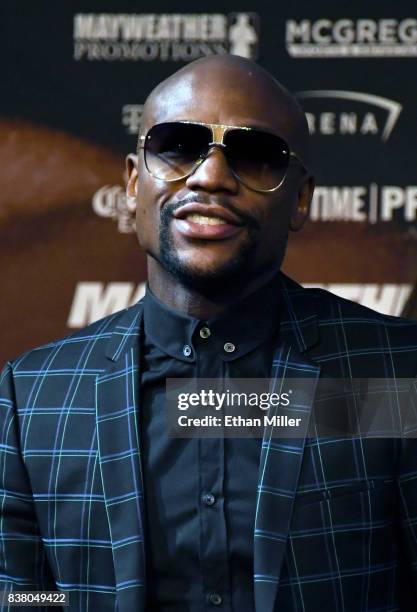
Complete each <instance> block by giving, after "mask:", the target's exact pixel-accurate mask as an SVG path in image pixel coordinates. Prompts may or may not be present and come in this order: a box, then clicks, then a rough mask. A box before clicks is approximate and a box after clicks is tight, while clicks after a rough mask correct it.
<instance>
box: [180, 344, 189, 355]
mask: <svg viewBox="0 0 417 612" xmlns="http://www.w3.org/2000/svg"><path fill="white" fill-rule="evenodd" d="M182 354H183V355H184V357H189V356H190V355H191V346H190V345H189V344H184V346H183V348H182Z"/></svg>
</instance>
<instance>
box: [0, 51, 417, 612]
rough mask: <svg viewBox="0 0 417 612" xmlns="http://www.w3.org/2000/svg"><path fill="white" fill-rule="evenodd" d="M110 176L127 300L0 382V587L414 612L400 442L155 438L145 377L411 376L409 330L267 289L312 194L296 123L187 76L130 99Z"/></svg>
mask: <svg viewBox="0 0 417 612" xmlns="http://www.w3.org/2000/svg"><path fill="white" fill-rule="evenodd" d="M128 171H129V182H128V186H127V195H128V198H129V202H130V206H131V208H132V210H133V209H136V220H137V233H138V238H139V242H140V244H141V245H142V247H143V248H144V249H145V251H146V253H147V255H148V278H149V285H148V288H147V293H146V296H145V298H144V299H143V300H141V301H140V302H139V303H138V304H136V305H135V306H133V307H131V308H128V309H127V310H125V311H123V312H121V313H116V314H115V315H112V316H110V317H107V318H106V319H103V320H101V321H99V322H97V323H94V324H93V325H91V326H89V327H88V328H86V329H84V330H81V331H80V332H77V333H75V334H73V335H72V336H70V337H68V338H65V339H63V340H61V341H58V342H54V343H52V344H50V345H47V346H45V347H41V348H39V349H37V350H34V351H31V352H29V353H27V354H25V355H23V356H21V357H19V358H18V359H16V360H14V362H12V363H11V364H8V366H7V367H6V369H5V370H4V373H3V378H2V398H3V399H2V400H1V408H2V410H1V431H2V447H1V448H2V452H3V457H2V464H1V477H2V481H3V485H2V488H3V497H2V502H1V516H2V519H1V523H0V526H1V532H2V537H1V541H0V544H1V547H0V559H1V574H2V580H3V581H4V587H5V589H8V590H10V589H12V588H13V589H15V590H18V589H32V590H46V589H51V590H54V589H57V588H59V589H67V590H69V591H70V609H72V610H100V611H101V610H118V611H119V612H130V611H131V610H141V611H142V612H143V611H145V610H146V611H148V610H149V611H154V610H162V611H167V610H170V611H171V610H172V611H176V612H179V611H181V612H182V611H186V610H190V611H192V612H196V611H197V610H198V611H200V610H214V609H219V610H227V611H231V610H239V611H243V612H246V611H247V612H249V611H251V612H254V611H256V612H272V611H274V610H275V611H278V610H279V611H280V612H281V611H293V610H297V611H316V610H329V611H330V610H331V611H334V610H341V611H342V610H343V611H346V612H347V611H355V612H356V611H358V610H363V611H365V610H367V611H371V610H373V611H376V610H378V611H382V610H387V611H388V610H399V609H402V610H412V609H415V599H414V598H415V594H416V590H415V586H416V577H415V571H416V568H417V554H416V553H417V539H416V537H417V532H416V527H415V525H416V522H417V488H416V485H415V479H416V476H417V454H416V447H415V444H414V441H413V440H412V439H403V440H401V439H377V440H375V439H362V438H361V437H360V436H356V437H353V438H348V437H347V436H346V437H344V436H339V437H333V438H330V437H329V438H327V439H321V438H318V437H317V436H315V437H314V436H312V437H306V436H305V435H303V436H300V437H296V438H292V439H286V438H280V437H270V431H269V430H267V429H266V430H265V433H264V436H263V439H259V438H247V439H239V438H230V439H223V438H222V437H212V438H198V437H197V438H194V439H185V438H184V439H180V438H172V437H168V436H167V430H166V423H165V403H164V402H165V400H164V394H165V380H166V378H271V379H272V380H273V381H277V380H279V379H281V380H287V379H290V380H292V381H293V382H294V384H295V383H296V381H297V379H309V380H311V381H312V384H313V386H314V385H315V384H316V383H317V381H319V380H321V379H324V378H325V377H329V378H336V379H337V378H342V379H346V378H347V379H353V378H355V377H358V378H359V377H360V378H364V377H366V378H370V377H374V378H392V379H399V378H410V379H411V378H413V377H415V375H416V369H417V368H416V355H417V327H416V325H415V323H412V322H408V321H405V320H400V319H394V318H390V317H384V316H382V315H379V314H377V313H375V312H373V311H370V310H368V309H365V308H363V307H361V306H359V305H356V304H353V303H351V302H347V301H345V300H342V299H340V298H337V297H335V296H333V295H332V294H330V293H327V292H325V291H321V290H305V289H303V288H302V287H300V286H299V285H297V284H296V283H294V282H293V281H291V280H290V279H288V278H287V277H285V276H284V275H282V274H281V273H280V271H279V270H280V266H281V263H282V260H283V257H284V253H285V247H286V242H287V237H288V232H289V230H290V229H292V230H297V229H300V228H301V226H302V225H303V223H304V221H305V219H306V216H307V214H308V207H309V203H310V199H311V195H312V191H313V178H312V176H311V174H310V172H309V170H308V131H307V127H306V122H305V118H304V115H303V113H302V112H301V110H300V108H299V106H298V105H297V103H296V102H295V100H294V99H293V98H292V96H291V95H290V94H289V93H288V92H287V91H286V90H285V89H284V88H283V87H281V86H280V85H279V84H278V83H277V82H276V81H275V80H274V79H273V78H272V77H271V76H270V75H268V74H267V73H266V72H265V71H264V70H263V69H261V68H260V67H258V66H257V65H255V64H253V63H252V62H250V61H248V60H244V59H241V58H237V57H231V56H222V57H220V56H215V57H211V58H207V59H204V60H199V61H197V62H194V63H192V64H190V65H188V66H187V67H185V68H183V69H182V70H180V71H179V72H177V73H176V74H175V75H173V76H172V77H170V78H169V79H168V80H167V81H165V82H163V83H162V84H160V85H159V86H158V87H157V88H156V89H155V90H154V92H153V93H152V94H151V95H150V97H149V99H148V101H147V103H146V106H145V113H144V118H143V126H142V129H141V133H140V135H139V146H138V157H137V158H136V157H135V156H129V158H128ZM329 255H330V256H331V254H329ZM413 392H414V393H415V386H412V387H411V390H410V396H409V397H410V405H411V406H412V407H413V406H415V401H416V400H415V395H413ZM298 408H300V407H298ZM302 408H303V410H304V414H305V415H306V418H308V416H309V413H310V412H311V410H312V408H313V398H311V399H310V400H309V401H308V402H307V403H306V404H305V405H304V406H302ZM296 412H297V407H296V406H295V407H291V406H290V407H289V409H288V413H289V414H293V413H296Z"/></svg>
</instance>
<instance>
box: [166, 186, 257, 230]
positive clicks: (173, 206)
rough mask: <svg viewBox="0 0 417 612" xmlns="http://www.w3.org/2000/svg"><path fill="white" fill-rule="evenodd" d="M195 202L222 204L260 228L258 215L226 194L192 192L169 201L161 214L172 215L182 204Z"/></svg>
mask: <svg viewBox="0 0 417 612" xmlns="http://www.w3.org/2000/svg"><path fill="white" fill-rule="evenodd" d="M193 202H198V203H199V204H205V205H206V206H210V205H217V206H222V207H223V208H225V209H226V210H228V211H230V212H231V213H233V214H235V215H236V217H238V218H239V219H240V220H241V221H242V222H243V223H244V224H245V225H248V226H249V227H251V228H252V229H257V230H259V229H260V223H259V221H258V219H257V218H256V217H254V216H253V215H251V214H250V213H247V212H242V211H241V210H240V209H239V208H237V207H236V206H234V205H233V204H232V203H231V202H230V200H229V198H227V197H224V196H216V197H210V196H206V195H204V194H201V193H196V194H190V195H189V196H185V198H182V199H181V200H176V201H175V202H167V203H166V204H165V206H164V207H163V208H162V211H161V216H163V217H165V219H166V218H167V217H168V216H172V215H173V214H174V212H175V211H176V210H177V209H178V208H181V206H185V204H191V203H193Z"/></svg>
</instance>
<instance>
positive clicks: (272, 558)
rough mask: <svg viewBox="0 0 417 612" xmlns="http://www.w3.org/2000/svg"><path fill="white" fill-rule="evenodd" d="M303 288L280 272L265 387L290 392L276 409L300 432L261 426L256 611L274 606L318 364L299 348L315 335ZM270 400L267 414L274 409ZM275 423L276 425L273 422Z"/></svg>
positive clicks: (265, 611)
mask: <svg viewBox="0 0 417 612" xmlns="http://www.w3.org/2000/svg"><path fill="white" fill-rule="evenodd" d="M305 293H306V292H305V290H304V289H302V287H300V286H299V285H297V284H296V283H293V282H292V281H290V280H289V279H287V278H286V277H285V276H284V275H282V296H283V301H284V304H283V306H284V308H283V314H282V320H281V325H280V336H279V340H278V346H277V347H276V349H275V352H274V358H273V365H272V372H271V385H270V392H276V393H279V392H280V390H281V388H282V387H284V388H285V391H287V390H288V389H291V391H292V392H293V393H292V395H291V399H290V404H289V406H287V407H285V408H281V409H280V412H279V414H281V415H284V414H285V415H287V416H288V417H289V418H297V417H302V419H303V420H302V423H301V424H302V425H303V428H302V430H301V431H300V437H297V438H289V437H281V438H280V437H277V435H276V434H274V429H275V431H276V429H277V428H274V426H273V425H268V426H266V427H265V429H264V436H263V440H262V451H261V459H260V465H259V476H258V492H257V504H256V515H255V530H254V593H255V606H256V611H257V612H272V611H273V610H274V607H275V601H276V597H277V592H278V587H279V580H280V574H281V568H282V563H283V559H284V553H285V548H286V544H287V537H288V531H289V527H290V522H291V516H292V509H293V503H294V497H295V492H296V490H297V484H298V479H299V475H300V470H301V464H302V459H303V453H304V445H305V438H306V432H307V430H308V422H309V418H310V413H311V409H312V406H313V401H314V394H315V390H316V385H317V381H318V377H319V375H320V367H319V366H318V365H317V364H315V363H314V362H312V361H311V360H310V359H309V358H308V357H307V356H305V355H304V354H303V353H305V352H306V351H307V349H308V348H309V347H310V346H313V345H314V344H316V342H317V340H318V329H317V318H316V315H315V313H314V311H312V309H311V301H310V300H308V299H307V300H306V301H305V303H300V301H299V300H298V299H297V298H298V297H300V298H301V297H302V298H303V299H304V300H305ZM276 414H278V413H277V407H273V406H270V408H269V411H268V417H272V416H273V415H276ZM278 429H279V428H278Z"/></svg>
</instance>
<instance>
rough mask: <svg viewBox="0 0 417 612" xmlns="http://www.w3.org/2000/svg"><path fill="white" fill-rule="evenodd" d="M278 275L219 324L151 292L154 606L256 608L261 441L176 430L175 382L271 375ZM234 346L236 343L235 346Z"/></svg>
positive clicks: (177, 610) (149, 466)
mask: <svg viewBox="0 0 417 612" xmlns="http://www.w3.org/2000/svg"><path fill="white" fill-rule="evenodd" d="M279 302H280V297H279V289H278V283H277V278H276V277H274V278H273V279H272V280H270V281H269V282H268V283H266V284H265V285H263V286H262V287H261V288H259V289H258V290H257V291H256V292H254V293H253V294H251V295H250V296H248V297H246V298H244V299H243V300H242V301H240V302H238V303H236V304H235V305H233V307H232V308H229V309H228V310H227V312H226V313H224V314H222V315H221V316H219V317H216V318H214V319H211V320H209V321H201V320H199V319H196V318H193V317H190V316H187V315H185V314H183V313H181V312H178V311H175V310H172V309H170V308H168V307H166V306H165V305H164V304H163V303H162V302H160V301H159V300H158V299H157V298H156V297H155V296H154V295H153V294H152V293H151V291H150V289H149V288H147V291H146V294H145V298H144V332H145V333H144V341H143V342H144V346H143V355H144V360H143V364H142V367H141V370H142V375H141V398H142V400H141V405H142V409H141V417H140V418H141V427H140V430H141V436H142V449H143V453H142V466H143V473H144V479H145V483H144V484H145V504H146V514H147V529H146V534H147V535H146V544H147V551H146V552H147V579H146V584H147V600H148V605H147V610H149V611H152V612H154V611H163V612H165V611H167V612H168V611H169V612H202V611H205V610H207V611H210V610H212V611H214V610H216V609H217V610H222V611H227V612H231V611H232V610H233V611H239V612H254V609H255V606H254V595H253V531H254V519H255V503H256V492H257V480H258V466H259V458H260V449H261V443H262V441H261V439H259V438H252V439H251V438H249V439H248V438H246V439H242V438H240V439H239V438H231V439H230V438H229V439H223V438H200V439H175V438H168V437H167V435H166V424H165V379H166V378H184V377H185V378H194V377H198V378H218V377H230V378H268V377H269V376H270V372H271V365H272V351H273V345H274V342H275V334H276V333H277V329H278V325H279ZM225 345H227V346H226V349H225Z"/></svg>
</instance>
